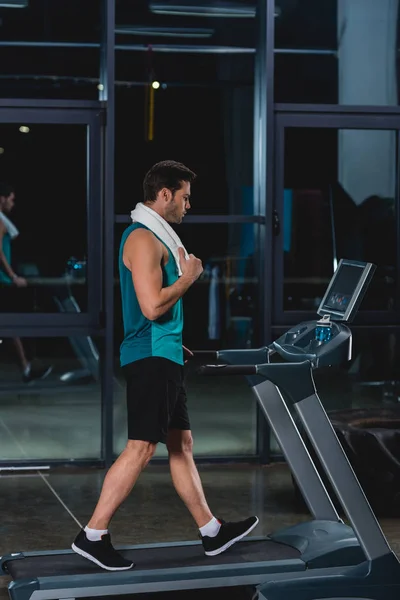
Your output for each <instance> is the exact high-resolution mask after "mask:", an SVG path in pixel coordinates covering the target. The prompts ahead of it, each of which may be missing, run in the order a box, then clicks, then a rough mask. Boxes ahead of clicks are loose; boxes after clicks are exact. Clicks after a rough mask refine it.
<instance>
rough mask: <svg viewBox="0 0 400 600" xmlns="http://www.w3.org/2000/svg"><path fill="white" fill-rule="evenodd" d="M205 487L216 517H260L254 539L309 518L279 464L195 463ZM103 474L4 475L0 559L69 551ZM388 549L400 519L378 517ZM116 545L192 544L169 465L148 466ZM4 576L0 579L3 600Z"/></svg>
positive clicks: (117, 522) (115, 533) (116, 532)
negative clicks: (12, 554)
mask: <svg viewBox="0 0 400 600" xmlns="http://www.w3.org/2000/svg"><path fill="white" fill-rule="evenodd" d="M199 471H200V474H201V477H202V481H203V486H204V489H205V492H206V496H207V499H208V502H209V504H210V507H211V509H212V511H213V512H214V514H215V515H217V516H220V517H222V518H225V519H227V520H235V519H240V518H242V517H245V516H248V515H250V514H257V515H258V516H259V518H260V524H259V526H258V527H257V528H256V529H255V530H254V532H253V534H254V535H255V536H258V535H264V534H267V533H269V532H270V531H272V530H276V529H279V528H280V527H285V526H289V525H292V524H294V523H296V522H299V521H301V520H308V519H309V518H310V517H309V515H308V514H307V513H306V512H302V511H301V510H300V509H299V507H298V506H297V505H296V501H295V499H294V495H293V487H292V483H291V477H290V472H289V470H288V468H287V467H286V465H284V464H274V465H271V466H268V467H260V466H249V465H241V466H238V465H218V466H200V467H199ZM103 477H104V471H102V470H90V471H85V472H81V471H75V472H74V471H73V470H70V471H65V470H64V471H61V470H60V471H52V472H50V473H45V472H35V473H32V474H29V475H27V474H19V475H3V476H2V477H1V481H0V486H1V494H0V506H1V525H0V533H1V536H0V555H3V554H6V553H9V552H19V551H32V550H49V549H65V548H68V547H69V546H70V544H71V542H72V540H73V538H74V536H75V534H76V533H77V531H78V529H79V527H80V525H85V524H86V522H87V521H88V519H89V517H90V514H91V512H92V510H93V507H94V505H95V502H96V500H97V498H98V494H99V492H100V488H101V484H102V480H103ZM381 525H382V527H383V530H384V532H385V534H386V535H387V537H388V540H389V543H390V544H391V546H392V548H393V550H394V551H395V552H397V553H398V555H400V519H382V520H381ZM110 531H111V533H112V537H113V542H114V544H115V545H116V546H118V545H119V544H121V545H125V544H139V543H152V542H163V541H178V540H190V539H196V535H197V530H196V527H195V526H194V524H193V521H192V519H191V516H190V515H189V514H188V513H187V511H186V509H185V508H184V506H183V505H182V503H181V501H180V499H179V498H178V496H177V495H176V492H175V490H174V488H173V486H172V484H171V481H170V477H169V472H168V467H167V466H161V465H150V466H149V467H148V469H147V470H146V471H145V472H144V473H143V474H142V476H141V478H140V479H139V481H138V483H137V485H136V487H135V488H134V490H133V492H132V493H131V495H130V496H129V498H128V499H127V500H126V502H125V503H124V504H123V505H122V507H121V508H120V510H119V511H118V512H117V514H116V516H115V517H114V520H113V522H112V525H111V528H110ZM8 582H9V579H8V578H7V577H0V600H5V599H6V598H8V592H7V585H8Z"/></svg>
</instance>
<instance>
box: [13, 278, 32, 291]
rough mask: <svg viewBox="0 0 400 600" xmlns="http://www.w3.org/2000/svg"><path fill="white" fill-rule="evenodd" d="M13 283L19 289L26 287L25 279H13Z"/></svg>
mask: <svg viewBox="0 0 400 600" xmlns="http://www.w3.org/2000/svg"><path fill="white" fill-rule="evenodd" d="M13 283H14V285H16V286H17V287H19V288H22V287H26V286H27V285H28V282H27V280H26V279H25V277H14V279H13Z"/></svg>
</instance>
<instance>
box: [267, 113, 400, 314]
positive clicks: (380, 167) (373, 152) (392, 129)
mask: <svg viewBox="0 0 400 600" xmlns="http://www.w3.org/2000/svg"><path fill="white" fill-rule="evenodd" d="M399 128H400V114H399V115H379V116H378V115H356V114H345V115H343V114H296V113H285V112H284V113H280V114H277V117H276V152H275V157H276V171H275V207H274V208H275V210H276V213H277V216H278V218H279V221H280V227H279V228H278V229H277V235H276V236H275V238H274V265H275V280H274V289H275V294H274V311H273V321H274V323H275V325H278V324H290V323H296V322H299V321H301V320H304V319H306V318H315V311H316V309H317V308H318V306H319V303H320V301H321V298H322V296H323V293H324V291H325V289H326V286H327V284H328V282H329V280H330V278H331V276H332V274H333V272H334V270H335V268H336V265H337V263H338V261H339V260H340V258H349V259H355V260H365V261H370V262H373V263H375V264H376V265H377V271H376V273H375V275H374V279H373V282H372V284H371V286H370V289H369V291H368V294H367V296H366V298H365V300H364V302H363V304H362V306H361V307H360V313H359V315H358V316H357V323H358V324H370V323H371V322H374V323H391V322H396V321H395V320H394V319H395V315H396V314H397V311H398V310H399V304H398V300H399V294H398V291H399V278H398V272H397V269H398V256H399V237H398V192H399V190H398V174H399V171H398V157H399V152H398V150H399Z"/></svg>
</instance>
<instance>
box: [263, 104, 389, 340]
mask: <svg viewBox="0 0 400 600" xmlns="http://www.w3.org/2000/svg"><path fill="white" fill-rule="evenodd" d="M363 108H364V110H362V108H361V107H358V106H355V107H342V106H334V107H332V106H326V107H323V106H318V107H317V106H307V105H304V106H298V105H276V106H275V123H274V131H275V136H274V137H275V140H274V149H275V160H274V162H275V168H274V194H273V203H272V211H276V213H277V215H278V218H279V221H280V222H281V223H282V219H283V216H282V215H283V193H284V165H285V129H286V128H289V127H302V128H324V129H326V128H332V129H377V130H382V129H387V130H391V131H393V130H397V131H400V109H399V107H393V108H392V107H390V108H388V107H382V108H380V107H363ZM396 164H397V176H396V205H397V213H396V214H397V217H396V222H397V260H398V264H400V215H399V213H400V206H399V172H400V168H399V167H400V163H399V137H398V138H397V156H396ZM281 231H282V226H281V227H280V228H279V231H278V233H277V234H275V235H274V236H273V241H272V253H273V265H274V273H273V290H274V291H273V309H272V327H273V328H274V329H278V328H279V327H280V326H285V325H294V324H296V323H299V322H301V321H304V320H308V319H315V316H316V313H315V312H310V311H299V310H296V311H285V310H283V280H284V264H283V236H282V234H281ZM396 306H397V307H399V306H400V278H399V280H398V281H397V285H396ZM398 319H399V308H397V310H393V311H362V312H360V313H359V314H358V315H357V324H359V325H371V324H373V325H389V324H393V323H395V322H398Z"/></svg>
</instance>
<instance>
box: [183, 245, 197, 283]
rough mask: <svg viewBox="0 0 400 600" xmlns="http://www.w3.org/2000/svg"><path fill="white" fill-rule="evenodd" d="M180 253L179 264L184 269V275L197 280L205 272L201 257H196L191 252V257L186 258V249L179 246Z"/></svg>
mask: <svg viewBox="0 0 400 600" xmlns="http://www.w3.org/2000/svg"><path fill="white" fill-rule="evenodd" d="M178 253H179V264H180V266H181V269H182V275H184V276H185V277H188V278H190V279H191V280H192V281H196V279H198V278H199V277H200V275H201V274H202V272H203V265H202V263H201V260H200V259H199V258H196V257H195V256H194V254H189V258H188V259H186V258H185V251H184V249H183V248H181V247H179V248H178Z"/></svg>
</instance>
